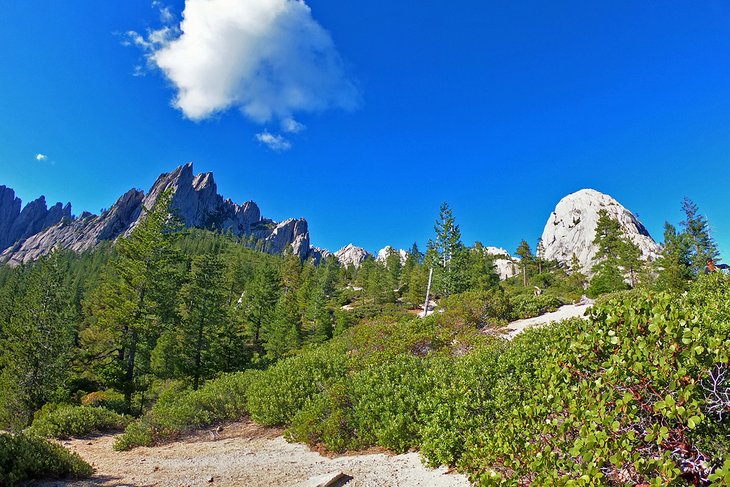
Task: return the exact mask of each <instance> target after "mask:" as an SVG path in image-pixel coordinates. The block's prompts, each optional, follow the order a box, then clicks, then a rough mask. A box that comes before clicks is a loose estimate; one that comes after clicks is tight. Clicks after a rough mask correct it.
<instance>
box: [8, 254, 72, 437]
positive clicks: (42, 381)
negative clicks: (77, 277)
mask: <svg viewBox="0 0 730 487" xmlns="http://www.w3.org/2000/svg"><path fill="white" fill-rule="evenodd" d="M67 271H68V269H67V268H66V267H65V266H63V265H62V264H61V262H60V253H59V252H54V253H52V254H51V255H50V256H48V257H45V258H43V259H41V260H40V261H39V262H37V263H36V264H35V265H34V266H33V267H32V268H31V269H29V270H28V271H27V272H26V273H25V275H24V276H23V282H22V284H20V285H19V286H17V287H16V288H15V290H16V291H18V292H20V294H19V296H16V300H15V303H14V311H13V313H12V314H10V315H9V316H8V315H6V316H5V317H4V319H3V321H4V323H3V326H2V338H1V339H0V371H1V372H0V390H2V394H0V427H3V428H4V427H8V428H13V429H17V428H20V427H23V426H26V425H27V424H28V423H29V422H30V421H31V420H32V418H33V413H34V411H36V410H37V409H39V408H40V407H41V406H43V404H45V403H46V402H49V401H52V400H54V399H61V397H58V394H59V393H60V392H61V390H62V388H63V386H64V384H65V381H66V379H67V377H68V373H69V366H70V353H71V349H72V347H73V336H74V335H73V325H72V323H71V316H70V314H71V312H72V307H71V296H70V294H69V292H68V289H67V288H66V287H65V286H64V277H65V273H66V272H67Z"/></svg>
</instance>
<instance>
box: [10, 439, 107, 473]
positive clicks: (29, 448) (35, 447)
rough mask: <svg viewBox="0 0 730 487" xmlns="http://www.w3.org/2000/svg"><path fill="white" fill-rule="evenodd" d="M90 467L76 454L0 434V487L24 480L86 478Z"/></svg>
mask: <svg viewBox="0 0 730 487" xmlns="http://www.w3.org/2000/svg"><path fill="white" fill-rule="evenodd" d="M92 473H93V469H92V468H91V465H89V464H88V463H86V462H85V461H83V460H82V459H81V457H80V456H78V455H77V454H76V453H71V452H69V451H68V450H66V449H65V448H63V447H62V446H60V445H55V444H53V443H50V442H49V441H47V440H44V439H43V438H39V437H36V436H29V435H25V434H22V433H21V434H17V435H12V434H9V433H0V485H6V486H14V485H19V484H21V483H23V482H25V481H28V480H35V479H60V478H69V477H73V478H86V477H89V476H90V475H91V474H92Z"/></svg>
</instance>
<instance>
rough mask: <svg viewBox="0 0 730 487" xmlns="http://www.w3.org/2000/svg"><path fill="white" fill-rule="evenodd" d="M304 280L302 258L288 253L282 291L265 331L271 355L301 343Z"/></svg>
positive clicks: (280, 354) (283, 268)
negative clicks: (301, 289)
mask: <svg viewBox="0 0 730 487" xmlns="http://www.w3.org/2000/svg"><path fill="white" fill-rule="evenodd" d="M301 280H302V265H301V262H300V260H299V258H298V257H297V256H295V255H288V256H286V257H285V258H284V262H283V263H282V267H281V284H282V289H281V295H280V296H279V300H278V301H277V303H276V308H275V309H274V318H273V322H272V323H271V326H269V327H267V328H266V330H265V335H264V348H265V350H266V353H267V356H268V358H269V359H272V360H276V359H279V358H281V357H283V356H285V355H286V354H287V353H288V352H290V351H291V350H295V349H296V348H298V347H299V346H300V345H301V320H302V316H301V312H300V306H299V303H298V297H297V291H298V288H299V286H301Z"/></svg>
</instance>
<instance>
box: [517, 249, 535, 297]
mask: <svg viewBox="0 0 730 487" xmlns="http://www.w3.org/2000/svg"><path fill="white" fill-rule="evenodd" d="M515 254H517V255H518V256H519V257H520V266H521V267H522V285H523V286H525V287H527V270H528V268H529V266H531V265H532V264H533V262H534V261H535V257H534V256H533V255H532V249H530V244H528V243H527V240H523V241H522V242H520V245H519V246H518V247H517V250H516V251H515Z"/></svg>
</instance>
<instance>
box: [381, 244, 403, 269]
mask: <svg viewBox="0 0 730 487" xmlns="http://www.w3.org/2000/svg"><path fill="white" fill-rule="evenodd" d="M392 254H398V256H399V257H400V265H403V264H405V263H406V259H408V252H406V251H405V250H403V249H398V250H396V249H395V248H393V247H392V246H390V245H387V246H385V247H383V248H382V249H380V250H378V256H377V257H376V258H375V260H377V261H378V262H385V261H387V260H388V257H390V256H391V255H392Z"/></svg>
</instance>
